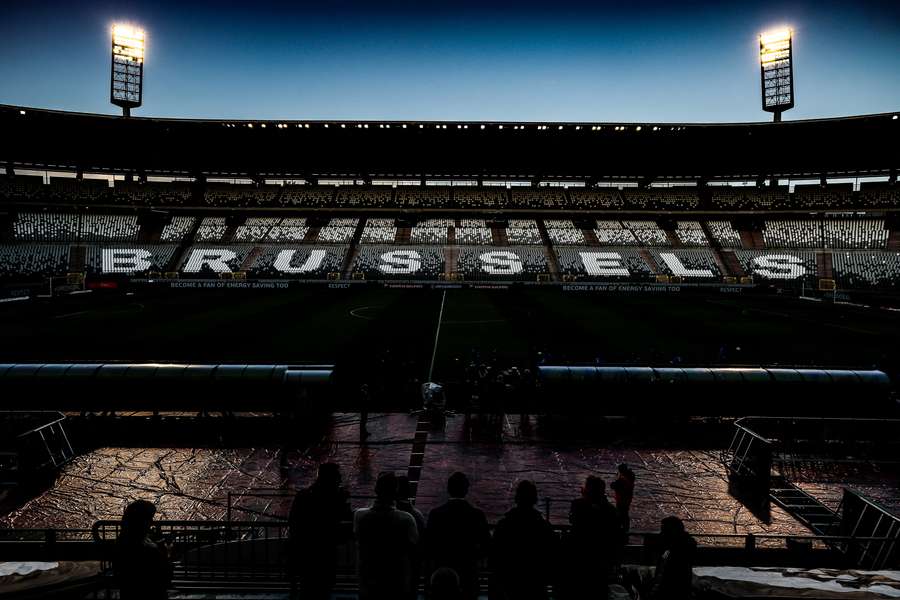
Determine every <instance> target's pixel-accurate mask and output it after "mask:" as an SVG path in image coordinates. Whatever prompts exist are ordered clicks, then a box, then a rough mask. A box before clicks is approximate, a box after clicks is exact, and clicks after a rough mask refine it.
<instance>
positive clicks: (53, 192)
mask: <svg viewBox="0 0 900 600" xmlns="http://www.w3.org/2000/svg"><path fill="white" fill-rule="evenodd" d="M43 196H44V199H43V200H44V201H45V202H47V203H50V204H104V203H109V201H110V198H111V197H112V189H111V188H110V187H109V182H108V181H107V180H105V179H82V180H78V179H73V178H71V177H51V178H50V185H47V186H45V187H44V189H43Z"/></svg>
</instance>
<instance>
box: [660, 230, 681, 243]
mask: <svg viewBox="0 0 900 600" xmlns="http://www.w3.org/2000/svg"><path fill="white" fill-rule="evenodd" d="M663 231H665V232H666V237H667V238H668V239H669V246H670V247H672V248H682V247H684V244H682V243H681V240H680V239H678V236H677V235H675V232H674V231H672V230H671V229H663Z"/></svg>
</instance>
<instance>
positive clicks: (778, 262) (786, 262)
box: [752, 254, 806, 279]
mask: <svg viewBox="0 0 900 600" xmlns="http://www.w3.org/2000/svg"><path fill="white" fill-rule="evenodd" d="M752 264H753V274H754V275H762V276H763V277H768V278H769V279H797V278H799V277H803V276H804V275H806V267H805V266H804V265H803V260H802V259H800V258H798V257H796V256H793V255H791V254H764V255H762V256H757V257H756V258H754V259H753V261H752Z"/></svg>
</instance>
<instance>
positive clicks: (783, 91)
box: [759, 27, 794, 121]
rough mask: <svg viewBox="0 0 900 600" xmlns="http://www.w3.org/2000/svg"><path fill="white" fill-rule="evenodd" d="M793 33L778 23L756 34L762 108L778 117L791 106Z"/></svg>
mask: <svg viewBox="0 0 900 600" xmlns="http://www.w3.org/2000/svg"><path fill="white" fill-rule="evenodd" d="M793 35H794V32H793V30H792V29H791V28H790V27H779V28H777V29H773V30H770V31H767V32H765V33H761V34H760V35H759V68H760V85H761V91H762V109H763V110H765V111H768V112H771V113H774V115H775V121H780V120H781V113H782V112H783V111H785V110H788V109H790V108H793V107H794V67H793Z"/></svg>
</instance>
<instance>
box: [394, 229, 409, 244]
mask: <svg viewBox="0 0 900 600" xmlns="http://www.w3.org/2000/svg"><path fill="white" fill-rule="evenodd" d="M411 232H412V227H398V228H397V237H396V238H395V239H396V240H397V243H398V244H408V243H409V235H410V233H411Z"/></svg>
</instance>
